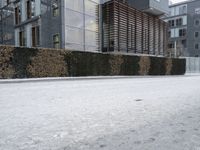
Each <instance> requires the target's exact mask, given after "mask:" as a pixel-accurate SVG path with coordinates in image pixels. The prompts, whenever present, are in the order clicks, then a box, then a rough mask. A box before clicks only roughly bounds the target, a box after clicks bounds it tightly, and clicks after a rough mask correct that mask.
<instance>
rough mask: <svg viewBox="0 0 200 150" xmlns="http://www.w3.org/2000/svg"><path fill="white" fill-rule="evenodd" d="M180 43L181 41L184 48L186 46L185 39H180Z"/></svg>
mask: <svg viewBox="0 0 200 150" xmlns="http://www.w3.org/2000/svg"><path fill="white" fill-rule="evenodd" d="M181 43H182V45H183V47H184V48H186V47H187V41H186V40H182V41H181Z"/></svg>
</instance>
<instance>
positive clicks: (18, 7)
mask: <svg viewBox="0 0 200 150" xmlns="http://www.w3.org/2000/svg"><path fill="white" fill-rule="evenodd" d="M14 5H15V45H17V46H27V47H47V48H67V49H75V50H82V51H84V50H89V51H90V50H91V51H97V50H99V44H98V39H99V38H98V36H99V33H98V17H99V16H98V14H99V12H98V10H99V9H98V5H99V2H98V0H96V1H95V0H84V1H83V0H73V1H72V0H20V1H16V2H15V3H14Z"/></svg>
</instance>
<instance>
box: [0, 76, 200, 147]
mask: <svg viewBox="0 0 200 150" xmlns="http://www.w3.org/2000/svg"><path fill="white" fill-rule="evenodd" d="M0 150H200V76H171V77H170V76H168V77H132V78H121V79H96V80H88V79H87V80H66V81H52V82H24V83H8V84H5V83H0Z"/></svg>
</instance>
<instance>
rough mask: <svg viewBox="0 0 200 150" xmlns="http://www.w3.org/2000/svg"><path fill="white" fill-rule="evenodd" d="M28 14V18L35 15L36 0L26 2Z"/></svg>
mask: <svg viewBox="0 0 200 150" xmlns="http://www.w3.org/2000/svg"><path fill="white" fill-rule="evenodd" d="M26 16H27V19H31V18H32V17H34V16H35V0H28V1H27V2H26Z"/></svg>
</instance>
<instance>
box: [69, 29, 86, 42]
mask: <svg viewBox="0 0 200 150" xmlns="http://www.w3.org/2000/svg"><path fill="white" fill-rule="evenodd" d="M66 41H67V42H69V43H77V44H83V30H82V29H77V28H70V27H67V28H66Z"/></svg>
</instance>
